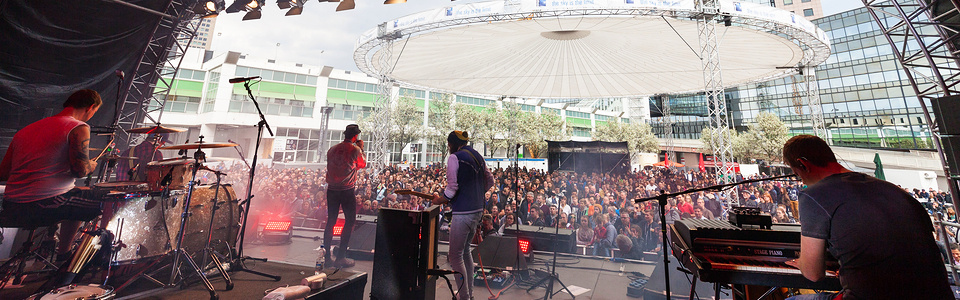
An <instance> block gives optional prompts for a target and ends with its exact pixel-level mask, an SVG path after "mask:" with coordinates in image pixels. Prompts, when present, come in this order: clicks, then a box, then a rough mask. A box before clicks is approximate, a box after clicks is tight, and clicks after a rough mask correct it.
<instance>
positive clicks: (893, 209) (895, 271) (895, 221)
mask: <svg viewBox="0 0 960 300" xmlns="http://www.w3.org/2000/svg"><path fill="white" fill-rule="evenodd" d="M800 220H801V222H802V225H801V234H802V235H803V236H806V237H812V238H818V239H823V240H826V241H827V251H828V252H829V253H830V254H832V255H833V257H836V258H837V260H839V262H840V282H841V284H842V285H843V287H844V289H846V290H848V294H845V295H844V299H954V298H953V295H952V292H951V290H950V287H949V283H948V282H947V273H946V268H945V267H944V264H943V261H942V259H941V258H940V252H939V250H938V248H937V245H936V242H935V241H934V239H933V225H932V224H931V222H930V218H929V216H928V215H927V213H926V211H925V210H924V209H923V207H922V206H921V205H920V203H919V202H917V200H915V199H913V198H912V197H910V195H908V194H907V193H906V192H904V191H903V190H902V189H900V188H898V187H897V186H895V185H893V184H891V183H889V182H886V181H882V180H878V179H876V178H874V177H871V176H867V175H865V174H862V173H853V172H851V173H841V174H835V175H831V176H829V177H827V178H824V179H823V180H821V181H820V182H817V183H816V184H814V185H812V186H810V187H808V188H807V189H805V190H803V191H802V192H800ZM848 296H849V297H850V298H847V297H848Z"/></svg>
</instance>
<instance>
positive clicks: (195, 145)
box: [160, 143, 238, 150]
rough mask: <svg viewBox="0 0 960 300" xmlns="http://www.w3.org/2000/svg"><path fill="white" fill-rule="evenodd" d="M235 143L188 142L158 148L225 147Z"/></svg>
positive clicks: (234, 145)
mask: <svg viewBox="0 0 960 300" xmlns="http://www.w3.org/2000/svg"><path fill="white" fill-rule="evenodd" d="M236 146H238V145H237V144H234V143H203V144H200V143H190V144H181V145H170V146H163V147H160V150H190V149H208V148H226V147H236Z"/></svg>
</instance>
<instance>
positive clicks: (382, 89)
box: [367, 23, 399, 178]
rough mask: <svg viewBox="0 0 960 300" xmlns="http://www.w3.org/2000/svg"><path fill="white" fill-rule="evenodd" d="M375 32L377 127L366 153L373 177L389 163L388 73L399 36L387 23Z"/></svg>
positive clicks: (375, 106) (375, 104)
mask: <svg viewBox="0 0 960 300" xmlns="http://www.w3.org/2000/svg"><path fill="white" fill-rule="evenodd" d="M377 30H378V37H377V39H378V40H380V41H381V42H382V47H383V48H382V50H381V52H380V53H378V54H379V56H378V57H377V60H378V65H379V66H380V70H379V72H378V73H377V78H378V79H379V84H378V85H377V94H378V96H377V101H376V102H375V103H374V110H373V124H376V126H378V127H377V128H375V129H373V144H372V145H371V146H373V148H372V151H371V152H368V154H369V159H367V161H368V162H371V163H373V164H372V168H371V170H372V172H371V174H373V175H374V176H375V175H377V174H379V173H380V171H381V170H383V168H384V167H386V166H387V165H388V164H389V163H390V132H391V125H390V121H391V120H390V109H391V106H392V105H391V102H392V101H391V99H392V98H393V97H392V96H393V95H392V94H391V91H390V89H391V88H392V87H393V84H394V81H393V79H391V78H390V73H391V71H393V64H392V63H391V60H392V59H393V41H394V40H396V39H397V38H398V37H399V35H397V34H395V33H392V32H389V31H388V30H387V23H381V24H380V25H379V26H378V27H377ZM374 178H376V177H374Z"/></svg>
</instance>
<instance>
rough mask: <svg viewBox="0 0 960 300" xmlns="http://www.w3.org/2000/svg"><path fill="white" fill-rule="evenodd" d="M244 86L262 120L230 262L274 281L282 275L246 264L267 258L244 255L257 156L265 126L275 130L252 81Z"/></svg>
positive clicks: (231, 269) (233, 269)
mask: <svg viewBox="0 0 960 300" xmlns="http://www.w3.org/2000/svg"><path fill="white" fill-rule="evenodd" d="M243 87H244V88H246V89H247V95H248V96H250V100H251V101H253V106H254V107H256V108H257V113H258V114H259V115H260V122H257V143H256V146H255V147H254V149H253V164H251V166H250V181H249V182H247V183H248V184H247V199H246V200H244V202H245V204H244V206H243V218H242V222H241V223H240V236H239V238H238V241H239V242H238V244H237V247H236V248H237V256H236V258H234V261H233V262H230V271H242V272H247V273H250V274H254V275H260V276H263V277H267V278H272V279H273V281H280V276H278V275H271V274H267V273H263V272H259V271H254V270H251V269H249V268H247V266H246V265H245V264H244V261H246V260H256V261H267V259H266V258H254V257H250V256H244V255H243V240H244V237H245V236H246V231H247V217H248V216H250V203H251V201H252V200H253V178H254V176H255V175H256V172H257V157H258V156H259V155H258V153H259V151H260V140H262V139H263V128H264V127H266V128H267V132H268V133H270V136H273V130H272V129H270V124H267V119H266V118H265V117H264V116H263V110H261V109H260V104H258V103H257V98H255V97H253V92H252V91H251V90H250V81H249V80H248V81H244V82H243Z"/></svg>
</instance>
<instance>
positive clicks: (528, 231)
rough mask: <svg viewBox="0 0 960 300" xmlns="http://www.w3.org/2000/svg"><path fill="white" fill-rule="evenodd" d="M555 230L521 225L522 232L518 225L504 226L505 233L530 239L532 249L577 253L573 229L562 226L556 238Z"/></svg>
mask: <svg viewBox="0 0 960 300" xmlns="http://www.w3.org/2000/svg"><path fill="white" fill-rule="evenodd" d="M555 230H556V229H555V228H553V227H541V226H529V225H520V232H517V230H516V225H513V226H507V228H504V229H503V234H504V235H509V236H519V237H520V239H525V240H529V241H530V249H532V250H540V251H548V252H553V250H554V249H556V250H557V252H560V253H576V251H575V248H576V246H577V237H576V235H574V232H573V230H571V229H566V228H560V230H559V234H557V236H556V240H554V232H555Z"/></svg>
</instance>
